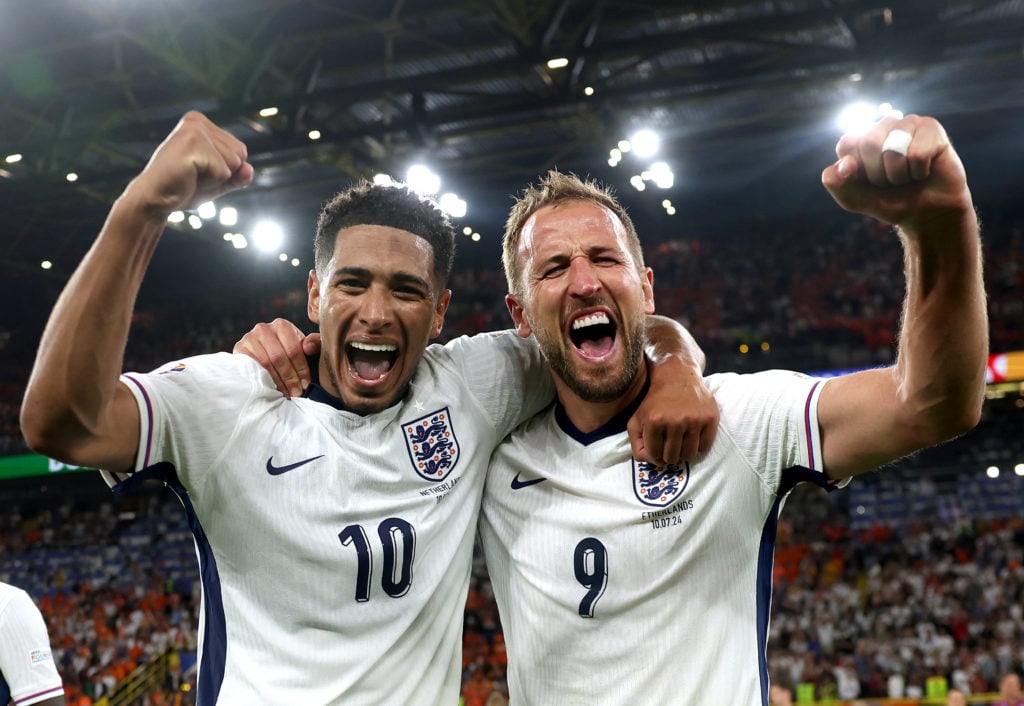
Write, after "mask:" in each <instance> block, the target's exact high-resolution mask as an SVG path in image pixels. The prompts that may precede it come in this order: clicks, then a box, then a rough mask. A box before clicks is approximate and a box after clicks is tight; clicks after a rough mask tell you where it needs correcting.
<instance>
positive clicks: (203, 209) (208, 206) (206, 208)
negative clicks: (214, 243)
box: [196, 201, 217, 221]
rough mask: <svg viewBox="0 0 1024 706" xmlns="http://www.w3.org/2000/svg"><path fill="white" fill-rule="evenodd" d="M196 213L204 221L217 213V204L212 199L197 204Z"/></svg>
mask: <svg viewBox="0 0 1024 706" xmlns="http://www.w3.org/2000/svg"><path fill="white" fill-rule="evenodd" d="M196 215H197V216H199V217H200V218H202V219H203V220H204V221H208V220H210V219H211V218H213V217H214V216H216V215H217V205H216V204H214V203H213V201H207V202H205V203H201V204H199V208H197V209H196Z"/></svg>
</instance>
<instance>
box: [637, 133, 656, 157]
mask: <svg viewBox="0 0 1024 706" xmlns="http://www.w3.org/2000/svg"><path fill="white" fill-rule="evenodd" d="M630 143H631V144H632V145H633V152H635V153H636V156H637V157H640V158H641V159H646V158H647V157H653V156H654V155H656V154H657V153H658V148H659V147H660V146H661V140H660V139H659V138H658V136H657V135H656V134H654V132H653V131H652V130H640V131H639V132H637V133H635V134H634V135H633V137H632V138H631V139H630Z"/></svg>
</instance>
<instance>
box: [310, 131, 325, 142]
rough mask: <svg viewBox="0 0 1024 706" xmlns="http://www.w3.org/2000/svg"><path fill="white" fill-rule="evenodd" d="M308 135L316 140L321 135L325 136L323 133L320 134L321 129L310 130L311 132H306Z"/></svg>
mask: <svg viewBox="0 0 1024 706" xmlns="http://www.w3.org/2000/svg"><path fill="white" fill-rule="evenodd" d="M306 137H308V138H309V139H311V140H314V141H315V140H319V139H320V138H321V137H323V135H321V134H320V131H319V130H310V131H309V132H307V133H306Z"/></svg>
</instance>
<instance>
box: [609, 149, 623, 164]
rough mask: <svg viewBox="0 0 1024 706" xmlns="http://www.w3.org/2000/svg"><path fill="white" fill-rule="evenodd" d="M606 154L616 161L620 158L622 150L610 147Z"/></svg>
mask: <svg viewBox="0 0 1024 706" xmlns="http://www.w3.org/2000/svg"><path fill="white" fill-rule="evenodd" d="M608 156H609V157H611V158H612V159H614V160H615V161H616V162H618V161H619V160H620V159H622V150H620V149H619V148H618V147H612V149H611V151H610V152H609V153H608Z"/></svg>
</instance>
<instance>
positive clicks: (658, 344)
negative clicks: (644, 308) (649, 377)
mask: <svg viewBox="0 0 1024 706" xmlns="http://www.w3.org/2000/svg"><path fill="white" fill-rule="evenodd" d="M646 332H647V346H646V348H645V349H644V353H645V354H646V356H647V359H648V360H649V361H650V362H651V363H653V366H652V369H654V370H656V369H657V367H658V366H660V365H662V364H664V363H678V364H680V365H682V366H683V367H684V368H686V369H687V370H690V371H696V373H697V374H698V376H699V375H701V374H702V373H703V372H704V366H705V365H706V362H707V361H706V358H705V357H704V351H703V350H701V347H700V346H699V345H698V344H697V341H696V340H695V339H694V337H693V336H692V335H691V334H690V332H689V331H688V330H687V329H686V327H685V326H683V325H682V324H680V323H678V322H676V321H674V320H673V319H670V318H667V317H664V316H656V315H653V314H652V315H650V316H648V317H647V321H646Z"/></svg>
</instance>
